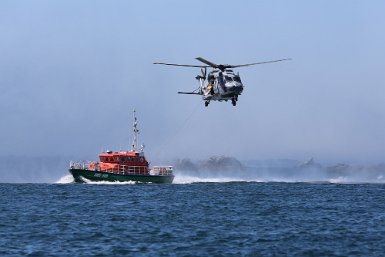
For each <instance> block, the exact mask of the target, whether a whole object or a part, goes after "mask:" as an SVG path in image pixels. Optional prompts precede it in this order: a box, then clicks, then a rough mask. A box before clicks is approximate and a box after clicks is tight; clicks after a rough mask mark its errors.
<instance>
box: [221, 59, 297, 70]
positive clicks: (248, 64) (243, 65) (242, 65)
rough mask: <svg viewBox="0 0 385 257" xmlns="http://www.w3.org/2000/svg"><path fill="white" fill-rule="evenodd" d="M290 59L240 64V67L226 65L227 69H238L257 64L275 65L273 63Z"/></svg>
mask: <svg viewBox="0 0 385 257" xmlns="http://www.w3.org/2000/svg"><path fill="white" fill-rule="evenodd" d="M289 60H291V59H290V58H288V59H279V60H273V61H265V62H254V63H247V64H240V65H226V68H237V67H245V66H251V65H257V64H266V63H273V62H282V61H289Z"/></svg>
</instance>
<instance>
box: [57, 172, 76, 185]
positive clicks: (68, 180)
mask: <svg viewBox="0 0 385 257" xmlns="http://www.w3.org/2000/svg"><path fill="white" fill-rule="evenodd" d="M74 181H75V180H74V177H73V176H72V175H71V174H68V175H65V176H63V177H61V178H60V179H59V180H58V181H56V183H57V184H69V183H73V182H74Z"/></svg>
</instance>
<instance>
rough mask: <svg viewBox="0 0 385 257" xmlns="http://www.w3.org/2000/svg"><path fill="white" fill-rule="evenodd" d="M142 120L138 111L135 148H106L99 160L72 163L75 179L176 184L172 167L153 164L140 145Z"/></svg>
mask: <svg viewBox="0 0 385 257" xmlns="http://www.w3.org/2000/svg"><path fill="white" fill-rule="evenodd" d="M138 133H139V129H138V121H137V118H136V116H135V111H134V124H133V135H134V139H133V143H132V150H131V151H119V152H112V151H106V152H103V153H101V154H99V161H98V162H93V161H91V162H73V161H71V162H70V169H69V172H70V173H71V174H72V176H73V177H74V180H75V182H79V183H83V182H86V181H87V180H89V181H111V182H114V181H119V182H127V181H133V182H142V183H172V181H173V180H174V175H173V167H172V166H153V167H152V168H150V167H149V163H148V161H147V160H146V158H145V156H144V151H143V149H144V146H143V145H142V146H141V147H140V149H139V148H138V146H137V145H138Z"/></svg>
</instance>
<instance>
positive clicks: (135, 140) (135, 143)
mask: <svg viewBox="0 0 385 257" xmlns="http://www.w3.org/2000/svg"><path fill="white" fill-rule="evenodd" d="M135 113H136V111H135V109H134V113H133V116H134V124H133V126H132V127H133V128H132V131H133V135H134V138H133V140H132V150H133V151H136V148H137V147H138V134H139V129H138V120H137V119H136V115H135Z"/></svg>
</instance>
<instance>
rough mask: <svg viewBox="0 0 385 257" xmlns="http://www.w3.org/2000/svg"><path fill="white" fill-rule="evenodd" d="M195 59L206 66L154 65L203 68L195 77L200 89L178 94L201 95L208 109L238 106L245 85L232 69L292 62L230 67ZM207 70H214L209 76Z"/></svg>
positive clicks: (199, 58) (200, 58)
mask: <svg viewBox="0 0 385 257" xmlns="http://www.w3.org/2000/svg"><path fill="white" fill-rule="evenodd" d="M195 59H196V60H198V61H200V62H202V63H204V64H206V65H193V64H191V65H190V64H177V63H164V62H154V64H161V65H169V66H179V67H195V68H201V73H202V74H199V75H197V76H196V77H195V78H196V79H197V80H199V83H200V85H199V87H198V88H197V89H195V90H194V91H192V92H178V94H187V95H201V96H202V98H203V100H204V101H205V106H206V107H207V106H208V105H209V103H210V101H219V102H222V101H225V102H227V101H229V100H231V103H232V105H233V106H236V105H237V101H238V96H239V95H240V94H241V93H242V91H243V84H242V81H241V77H240V76H239V73H235V72H234V71H233V70H232V68H238V67H245V66H251V65H257V64H266V63H273V62H281V61H287V60H291V59H279V60H273V61H264V62H254V63H247V64H240V65H230V64H215V63H213V62H210V61H208V60H206V59H204V58H202V57H197V58H195ZM207 68H212V70H211V71H210V72H209V73H208V74H207Z"/></svg>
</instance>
